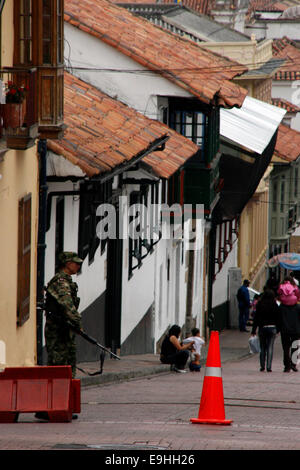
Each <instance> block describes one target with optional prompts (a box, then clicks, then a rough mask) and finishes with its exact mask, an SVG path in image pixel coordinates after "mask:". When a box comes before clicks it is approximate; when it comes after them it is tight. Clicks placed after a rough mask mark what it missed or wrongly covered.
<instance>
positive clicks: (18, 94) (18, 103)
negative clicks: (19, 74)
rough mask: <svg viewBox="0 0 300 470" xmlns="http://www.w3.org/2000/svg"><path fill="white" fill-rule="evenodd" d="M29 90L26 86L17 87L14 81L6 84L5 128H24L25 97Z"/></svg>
mask: <svg viewBox="0 0 300 470" xmlns="http://www.w3.org/2000/svg"><path fill="white" fill-rule="evenodd" d="M27 91H28V88H27V87H26V86H25V85H16V84H15V83H13V82H12V81H9V82H7V84H6V91H5V94H6V100H5V105H4V106H3V108H4V112H3V127H4V128H5V129H6V128H8V127H13V128H15V127H22V125H23V123H24V117H25V112H26V106H25V97H26V93H27Z"/></svg>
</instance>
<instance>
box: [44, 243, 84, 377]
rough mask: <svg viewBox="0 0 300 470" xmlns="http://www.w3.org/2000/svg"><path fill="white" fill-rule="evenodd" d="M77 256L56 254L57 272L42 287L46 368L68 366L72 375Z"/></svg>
mask: <svg viewBox="0 0 300 470" xmlns="http://www.w3.org/2000/svg"><path fill="white" fill-rule="evenodd" d="M82 261H83V260H82V259H81V258H79V257H78V255H77V253H74V252H70V251H65V252H63V253H61V254H60V255H59V262H60V266H59V270H58V272H57V273H56V274H55V276H54V277H53V278H52V279H51V280H50V282H49V283H48V285H47V288H46V326H45V339H46V348H47V354H48V365H49V366H58V365H70V366H71V367H72V376H73V378H74V377H75V375H76V344H75V332H74V329H73V328H74V327H75V328H77V329H81V315H80V313H79V312H78V307H79V302H80V299H79V297H78V296H77V291H78V286H77V284H76V282H73V281H72V277H71V276H72V275H73V274H76V273H77V272H78V271H79V269H80V267H81V264H82Z"/></svg>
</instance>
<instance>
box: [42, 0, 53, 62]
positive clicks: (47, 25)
mask: <svg viewBox="0 0 300 470" xmlns="http://www.w3.org/2000/svg"><path fill="white" fill-rule="evenodd" d="M52 21H53V17H52V15H51V0H43V33H42V43H43V64H51V63H52V51H51V43H52V30H53V27H52Z"/></svg>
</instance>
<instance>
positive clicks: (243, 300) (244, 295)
mask: <svg viewBox="0 0 300 470" xmlns="http://www.w3.org/2000/svg"><path fill="white" fill-rule="evenodd" d="M236 297H237V300H238V303H239V307H240V308H250V306H251V302H250V295H249V290H248V287H246V286H244V285H243V286H241V287H240V288H239V290H238V291H237V295H236Z"/></svg>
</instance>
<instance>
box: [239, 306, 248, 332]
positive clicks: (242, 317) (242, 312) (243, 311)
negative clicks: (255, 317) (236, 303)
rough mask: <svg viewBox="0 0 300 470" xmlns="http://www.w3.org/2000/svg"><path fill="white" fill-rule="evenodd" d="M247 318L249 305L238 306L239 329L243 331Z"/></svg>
mask: <svg viewBox="0 0 300 470" xmlns="http://www.w3.org/2000/svg"><path fill="white" fill-rule="evenodd" d="M248 319H249V307H242V306H240V307H239V329H240V331H245V330H246V326H247V321H248Z"/></svg>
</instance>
